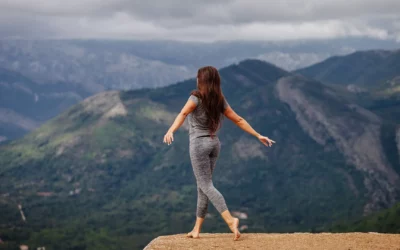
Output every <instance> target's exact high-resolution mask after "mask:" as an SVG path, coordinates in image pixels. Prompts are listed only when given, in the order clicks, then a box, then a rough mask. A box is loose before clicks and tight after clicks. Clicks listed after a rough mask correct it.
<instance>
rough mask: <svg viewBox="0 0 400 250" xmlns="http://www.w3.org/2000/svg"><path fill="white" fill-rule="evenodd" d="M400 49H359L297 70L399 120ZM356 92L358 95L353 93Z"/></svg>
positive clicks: (359, 102) (397, 121) (358, 102)
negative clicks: (348, 93)
mask: <svg viewBox="0 0 400 250" xmlns="http://www.w3.org/2000/svg"><path fill="white" fill-rule="evenodd" d="M399 69H400V50H391V51H389V50H367V51H357V52H355V53H352V54H350V55H346V56H334V57H330V58H328V59H327V60H325V61H323V62H320V63H317V64H314V65H312V66H309V67H306V68H303V69H299V70H296V71H295V72H296V73H300V74H302V75H304V76H307V77H311V78H314V79H316V80H319V81H322V82H323V83H325V84H331V85H332V87H334V88H336V89H337V90H338V91H341V92H342V93H344V92H350V93H352V94H350V95H349V96H348V97H349V98H351V100H350V101H351V102H355V103H357V104H359V105H361V106H363V107H364V108H366V109H368V110H370V111H372V112H374V113H376V114H378V115H379V116H381V117H383V118H384V119H385V120H387V121H392V122H393V123H394V124H397V123H400V70H399ZM353 94H355V95H353Z"/></svg>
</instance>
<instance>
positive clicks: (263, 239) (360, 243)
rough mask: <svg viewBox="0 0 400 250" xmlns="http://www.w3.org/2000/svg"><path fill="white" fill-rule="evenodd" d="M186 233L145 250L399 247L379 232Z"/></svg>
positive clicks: (398, 237) (397, 238) (395, 238)
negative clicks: (236, 236) (237, 236)
mask: <svg viewBox="0 0 400 250" xmlns="http://www.w3.org/2000/svg"><path fill="white" fill-rule="evenodd" d="M185 235H186V234H175V235H168V236H160V237H157V238H155V239H154V240H152V241H151V242H150V243H149V244H148V245H147V246H146V247H145V248H144V250H161V249H162V250H164V249H174V250H180V249H182V250H183V249H185V250H196V249H201V250H206V249H265V250H267V249H271V250H272V249H273V250H280V249H291V250H295V249H304V250H305V249H307V250H312V249H318V250H319V249H325V250H330V249H332V250H341V249H343V250H350V249H351V250H359V249H362V250H364V249H371V250H379V249H382V250H383V249H384V250H391V249H393V250H400V234H380V233H286V234H277V233H270V234H265V233H246V234H244V233H242V236H241V238H240V239H239V240H238V241H233V235H232V234H226V233H223V234H208V233H204V234H201V235H200V239H191V238H186V237H185Z"/></svg>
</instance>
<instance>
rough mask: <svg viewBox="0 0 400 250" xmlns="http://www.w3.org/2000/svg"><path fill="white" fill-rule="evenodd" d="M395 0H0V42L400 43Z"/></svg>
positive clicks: (399, 2) (399, 16) (398, 1)
mask: <svg viewBox="0 0 400 250" xmlns="http://www.w3.org/2000/svg"><path fill="white" fill-rule="evenodd" d="M399 13H400V0H379V1H378V0H279V1H276V0H141V1H139V0H67V1H65V0H0V39H1V38H106V39H172V40H181V41H205V42H209V41H216V40H269V41H274V40H275V41H277V40H278V41H279V40H295V39H329V38H346V37H369V38H377V39H385V40H389V39H391V40H397V41H399V42H400V14H399Z"/></svg>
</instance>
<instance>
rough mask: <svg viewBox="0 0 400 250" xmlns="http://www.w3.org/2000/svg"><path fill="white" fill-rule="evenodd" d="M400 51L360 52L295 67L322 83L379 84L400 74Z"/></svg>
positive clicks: (367, 85)
mask: <svg viewBox="0 0 400 250" xmlns="http://www.w3.org/2000/svg"><path fill="white" fill-rule="evenodd" d="M399 68H400V50H393V51H392V50H369V51H357V52H354V53H352V54H350V55H345V56H333V57H330V58H328V59H326V60H325V61H322V62H320V63H317V64H314V65H311V66H309V67H306V68H303V69H299V70H296V72H297V73H300V74H302V75H304V76H307V77H311V78H314V79H316V80H318V81H321V82H323V83H332V84H342V85H356V86H358V87H374V86H375V87H376V86H377V85H378V84H382V83H386V82H392V81H396V79H397V78H399V77H400V72H399Z"/></svg>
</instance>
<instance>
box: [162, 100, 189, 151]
mask: <svg viewBox="0 0 400 250" xmlns="http://www.w3.org/2000/svg"><path fill="white" fill-rule="evenodd" d="M195 108H196V103H195V102H194V101H192V100H190V99H189V100H188V101H187V102H186V104H185V106H183V108H182V110H181V112H179V114H178V115H177V116H176V118H175V121H174V123H173V124H172V125H171V127H170V128H169V129H168V131H167V133H166V134H165V135H164V140H163V142H164V143H167V144H168V145H170V144H171V143H172V142H173V141H174V132H175V131H176V130H178V128H180V126H182V124H183V122H184V121H185V119H186V116H187V115H188V114H190V112H192V111H193V110H194V109H195Z"/></svg>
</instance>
